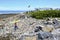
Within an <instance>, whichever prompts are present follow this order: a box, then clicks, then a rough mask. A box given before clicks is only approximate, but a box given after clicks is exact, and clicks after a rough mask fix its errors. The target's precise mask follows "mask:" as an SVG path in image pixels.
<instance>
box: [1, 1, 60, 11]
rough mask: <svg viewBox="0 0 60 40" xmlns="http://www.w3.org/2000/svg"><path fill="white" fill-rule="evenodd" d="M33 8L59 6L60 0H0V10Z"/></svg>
mask: <svg viewBox="0 0 60 40" xmlns="http://www.w3.org/2000/svg"><path fill="white" fill-rule="evenodd" d="M28 5H30V8H28ZM35 8H60V0H0V10H33V9H35Z"/></svg>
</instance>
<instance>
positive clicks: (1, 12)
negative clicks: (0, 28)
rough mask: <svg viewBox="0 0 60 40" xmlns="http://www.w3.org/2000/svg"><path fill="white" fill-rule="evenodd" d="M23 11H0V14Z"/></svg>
mask: <svg viewBox="0 0 60 40" xmlns="http://www.w3.org/2000/svg"><path fill="white" fill-rule="evenodd" d="M22 12H25V11H0V14H10V13H11V14H16V13H22Z"/></svg>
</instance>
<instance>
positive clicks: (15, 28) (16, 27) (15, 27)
mask: <svg viewBox="0 0 60 40" xmlns="http://www.w3.org/2000/svg"><path fill="white" fill-rule="evenodd" d="M14 25H15V26H14V30H15V31H16V30H17V29H18V26H17V23H15V24H14Z"/></svg>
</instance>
